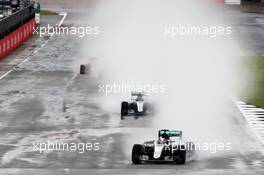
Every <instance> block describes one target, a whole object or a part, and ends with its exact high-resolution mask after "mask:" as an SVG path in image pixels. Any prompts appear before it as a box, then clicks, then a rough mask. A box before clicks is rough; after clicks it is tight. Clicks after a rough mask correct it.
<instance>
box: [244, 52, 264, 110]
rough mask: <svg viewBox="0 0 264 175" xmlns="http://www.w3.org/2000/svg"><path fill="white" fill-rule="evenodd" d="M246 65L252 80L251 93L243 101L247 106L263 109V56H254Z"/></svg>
mask: <svg viewBox="0 0 264 175" xmlns="http://www.w3.org/2000/svg"><path fill="white" fill-rule="evenodd" d="M247 65H248V66H249V70H250V73H251V75H252V76H253V78H252V80H250V81H249V83H252V85H251V86H252V87H253V90H252V93H251V94H250V95H249V96H248V97H247V98H245V99H243V98H242V99H243V100H245V101H246V102H247V103H248V104H252V105H255V106H257V107H261V108H264V56H256V57H253V58H252V59H249V60H248V63H247Z"/></svg>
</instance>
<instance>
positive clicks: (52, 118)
mask: <svg viewBox="0 0 264 175" xmlns="http://www.w3.org/2000/svg"><path fill="white" fill-rule="evenodd" d="M69 15H71V14H69ZM249 18H250V17H249ZM71 22H72V21H71ZM65 23H66V24H67V21H66V22H65ZM262 29H263V28H262ZM261 35H262V37H263V35H264V34H263V32H262V34H261ZM31 40H34V42H33V43H34V44H35V45H33V44H32V45H33V46H31V51H30V53H28V51H26V49H23V48H20V50H19V51H20V52H21V53H22V54H21V53H20V55H19V58H20V57H21V60H24V59H26V58H27V57H30V58H29V59H28V60H27V61H25V62H24V63H23V64H20V65H19V66H17V67H16V68H15V69H13V71H12V72H10V73H9V74H8V75H7V76H5V77H3V79H1V80H0V123H1V125H0V155H1V157H0V167H1V169H0V174H18V175H22V174H25V175H26V174H39V175H46V174H54V175H56V174H148V173H151V174H153V175H156V174H176V173H177V174H235V173H238V174H259V175H260V174H263V173H264V172H263V171H262V170H263V169H264V156H263V147H262V146H261V145H260V144H259V143H258V142H257V141H256V140H255V139H254V138H253V137H251V136H250V135H251V133H250V131H247V126H246V123H245V121H244V119H243V117H242V116H241V114H240V112H239V111H238V109H237V108H236V107H235V106H234V105H232V104H230V108H228V109H227V110H226V114H227V115H229V116H230V118H231V120H230V122H231V125H232V127H233V130H235V131H237V132H236V133H237V134H236V135H235V136H234V137H235V138H237V139H238V140H242V141H241V143H240V144H241V148H240V149H239V148H237V149H235V150H232V151H231V152H229V153H228V154H224V155H215V156H210V157H207V158H206V157H205V158H199V157H198V158H196V159H193V160H191V161H188V162H187V163H186V164H185V165H171V164H159V163H147V164H143V165H132V163H131V160H130V156H131V155H130V153H131V149H130V148H124V147H125V146H124V145H127V144H126V142H127V140H129V135H130V134H132V133H134V132H135V131H136V130H137V129H140V128H148V125H147V123H149V120H151V118H148V117H146V118H140V119H138V120H134V119H127V120H124V121H120V116H119V113H118V112H119V111H117V112H112V113H111V112H107V111H105V110H104V109H103V107H102V105H101V103H100V100H101V99H102V98H103V97H102V94H100V93H98V84H99V80H98V79H97V78H96V77H92V76H88V75H79V72H78V71H79V69H78V66H77V67H74V66H72V65H74V64H75V62H76V60H77V59H78V56H79V54H78V53H79V48H80V45H81V44H82V40H80V39H78V38H76V37H75V36H68V35H64V36H59V35H54V36H52V37H50V36H47V37H46V38H45V37H44V38H41V39H40V38H37V37H36V36H34V38H33V39H31ZM26 44H29V45H30V43H26ZM36 45H42V47H37V46H36ZM35 50H37V51H36V53H34V51H35ZM260 50H261V49H260ZM9 57H10V58H12V55H10V56H9ZM7 59H8V58H7ZM6 64H8V63H6ZM18 64H19V63H18ZM4 68H6V69H8V68H7V67H6V66H2V67H1V69H4ZM1 71H3V70H1ZM5 71H6V70H4V71H3V72H5ZM146 139H148V138H146ZM48 140H49V141H55V140H56V141H61V142H74V143H100V149H99V150H96V151H95V150H93V151H88V152H85V153H78V152H76V151H45V152H44V153H39V152H38V151H35V150H34V146H33V143H37V142H47V141H48ZM142 141H143V140H142ZM130 146H131V147H132V145H130Z"/></svg>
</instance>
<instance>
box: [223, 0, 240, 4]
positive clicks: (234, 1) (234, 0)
mask: <svg viewBox="0 0 264 175" xmlns="http://www.w3.org/2000/svg"><path fill="white" fill-rule="evenodd" d="M225 3H226V4H241V0H225Z"/></svg>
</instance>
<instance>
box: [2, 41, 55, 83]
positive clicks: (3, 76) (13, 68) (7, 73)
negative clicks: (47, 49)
mask: <svg viewBox="0 0 264 175" xmlns="http://www.w3.org/2000/svg"><path fill="white" fill-rule="evenodd" d="M51 37H52V36H50V38H49V39H47V40H46V41H45V42H44V43H43V44H41V46H40V47H38V48H37V49H36V50H34V52H33V53H34V54H36V53H37V52H38V51H39V50H40V49H41V48H43V47H44V46H45V45H46V44H47V43H48V42H49V40H50V39H51ZM34 54H33V55H30V56H28V57H27V58H26V59H24V60H23V61H22V62H21V63H19V64H18V65H16V66H14V67H12V69H10V70H9V71H7V72H6V73H4V74H3V75H1V76H0V80H2V79H4V78H5V77H6V76H7V75H9V74H10V73H11V72H13V71H14V70H15V68H16V67H20V66H22V65H23V64H24V63H25V62H27V61H28V60H29V59H30V58H32V56H34Z"/></svg>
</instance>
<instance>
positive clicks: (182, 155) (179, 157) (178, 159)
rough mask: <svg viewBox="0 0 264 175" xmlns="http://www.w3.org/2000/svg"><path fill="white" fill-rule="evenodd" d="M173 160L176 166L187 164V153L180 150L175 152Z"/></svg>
mask: <svg viewBox="0 0 264 175" xmlns="http://www.w3.org/2000/svg"><path fill="white" fill-rule="evenodd" d="M173 160H174V162H175V163H176V164H181V165H183V164H185V161H186V151H183V150H178V151H176V152H174V155H173Z"/></svg>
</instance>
